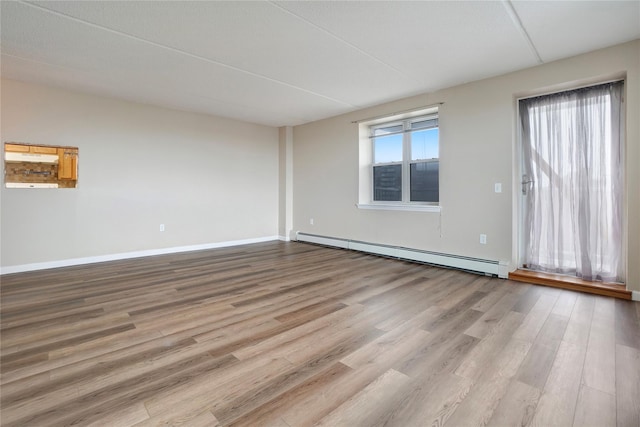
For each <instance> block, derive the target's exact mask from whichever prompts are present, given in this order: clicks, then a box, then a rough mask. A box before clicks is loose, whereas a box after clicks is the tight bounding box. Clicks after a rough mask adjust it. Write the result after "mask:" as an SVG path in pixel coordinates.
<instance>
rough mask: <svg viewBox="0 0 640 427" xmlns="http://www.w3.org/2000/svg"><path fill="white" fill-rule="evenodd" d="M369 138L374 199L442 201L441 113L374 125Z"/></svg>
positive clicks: (408, 202) (422, 202)
mask: <svg viewBox="0 0 640 427" xmlns="http://www.w3.org/2000/svg"><path fill="white" fill-rule="evenodd" d="M369 138H370V139H371V141H372V147H371V152H372V155H373V156H372V157H373V159H372V163H371V165H372V166H371V167H372V176H373V179H372V181H373V185H372V188H373V195H372V201H373V202H377V203H393V202H395V203H396V204H397V203H406V204H432V205H437V204H438V202H439V164H440V163H439V158H438V140H439V129H438V115H437V114H430V115H427V116H421V117H413V118H407V119H403V120H398V121H392V122H386V123H381V124H376V125H372V126H370V127H369Z"/></svg>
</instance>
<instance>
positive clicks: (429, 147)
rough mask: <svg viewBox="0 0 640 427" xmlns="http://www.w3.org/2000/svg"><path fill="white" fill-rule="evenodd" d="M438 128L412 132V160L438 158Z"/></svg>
mask: <svg viewBox="0 0 640 427" xmlns="http://www.w3.org/2000/svg"><path fill="white" fill-rule="evenodd" d="M438 133H439V132H438V128H431V129H425V130H419V131H415V132H411V160H429V159H437V158H438Z"/></svg>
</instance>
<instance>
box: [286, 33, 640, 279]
mask: <svg viewBox="0 0 640 427" xmlns="http://www.w3.org/2000/svg"><path fill="white" fill-rule="evenodd" d="M639 61H640V41H638V40H636V41H634V42H630V43H626V44H623V45H619V46H615V47H612V48H608V49H603V50H600V51H596V52H592V53H588V54H585V55H580V56H577V57H573V58H569V59H566V60H562V61H557V62H553V63H549V64H544V65H541V66H538V67H534V68H530V69H527V70H523V71H519V72H515V73H511V74H507V75H504V76H499V77H495V78H491V79H486V80H482V81H478V82H473V83H469V84H465V85H461V86H457V87H453V88H449V89H445V90H442V91H439V92H435V93H430V94H425V95H420V96H416V97H412V98H407V99H403V100H400V101H397V102H392V103H389V104H384V105H380V106H377V107H373V108H368V109H365V110H361V111H358V112H355V113H350V114H346V115H342V116H338V117H334V118H330V119H326V120H322V121H318V122H314V123H309V124H306V125H302V126H297V127H295V128H294V135H293V141H294V161H293V163H294V169H293V171H294V172H293V184H294V192H293V212H294V219H293V229H294V230H298V231H303V232H307V233H313V234H320V235H327V236H333V237H340V238H347V239H357V240H363V241H369V242H375V243H383V244H390V245H398V246H405V247H410V248H416V249H423V250H430V251H439V252H446V253H451V254H458V255H465V256H471V257H477V258H484V259H490V260H498V261H507V262H510V263H511V264H510V267H511V269H515V268H516V263H515V255H516V250H517V239H516V233H515V227H514V224H515V223H516V219H517V217H518V215H517V212H516V207H517V205H518V203H517V202H518V198H519V196H518V191H519V186H517V185H516V184H515V180H516V179H517V176H518V175H519V171H518V169H517V164H516V162H515V160H514V159H516V157H517V156H516V154H515V149H516V143H515V139H516V99H517V98H518V97H519V96H523V95H527V94H533V93H542V92H545V91H548V90H551V89H554V90H558V89H565V88H570V87H575V86H576V85H579V84H582V83H587V82H589V83H591V82H597V81H602V80H603V79H607V78H610V77H612V76H620V75H624V74H626V76H627V86H626V93H627V96H626V109H627V175H626V176H627V194H626V196H627V203H628V212H627V220H628V224H627V230H628V242H627V243H626V245H627V251H628V257H629V266H628V275H627V278H628V279H627V282H628V287H629V288H630V289H634V290H640V244H639V242H640V130H639V122H640V119H639V118H640V107H639V103H640V65H639ZM372 90H375V88H372ZM437 102H444V105H442V106H441V108H440V204H441V206H442V212H441V213H433V212H402V211H400V212H399V211H373V210H360V209H358V208H357V207H356V206H355V204H356V203H357V202H358V125H357V124H355V123H352V121H355V120H360V119H366V118H370V117H376V116H379V115H384V114H392V113H394V112H399V111H404V110H407V109H411V108H417V107H420V106H427V105H431V104H434V103H437ZM496 182H501V183H502V190H503V192H502V193H501V194H496V193H494V183H496ZM311 218H313V219H314V225H310V219H311ZM481 233H483V234H487V236H488V241H487V244H486V245H481V244H480V243H479V235H480V234H481Z"/></svg>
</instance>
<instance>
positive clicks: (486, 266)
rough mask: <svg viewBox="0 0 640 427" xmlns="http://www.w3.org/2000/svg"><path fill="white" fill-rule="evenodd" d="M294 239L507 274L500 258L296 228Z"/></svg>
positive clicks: (493, 274)
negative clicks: (419, 247) (390, 244)
mask: <svg viewBox="0 0 640 427" xmlns="http://www.w3.org/2000/svg"><path fill="white" fill-rule="evenodd" d="M296 240H298V241H300V242H307V243H315V244H318V245H324V246H331V247H335V248H342V249H349V250H353V251H360V252H366V253H370V254H374V255H381V256H385V257H389V258H397V259H403V260H408V261H417V262H422V263H425V264H432V265H438V266H443V267H449V268H456V269H459V270H466V271H473V272H477V273H483V274H487V275H492V276H498V277H500V278H503V279H506V278H507V276H508V273H509V271H508V265H507V263H505V262H501V261H493V260H487V259H480V258H471V257H466V256H460V255H452V254H445V253H440V252H429V251H423V250H419V249H411V248H404V247H402V246H389V245H381V244H377V243H370V242H361V241H357V240H350V239H341V238H337V237H328V236H319V235H317V234H309V233H301V232H299V231H298V232H296Z"/></svg>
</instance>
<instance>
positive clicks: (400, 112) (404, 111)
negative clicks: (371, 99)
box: [351, 102, 444, 123]
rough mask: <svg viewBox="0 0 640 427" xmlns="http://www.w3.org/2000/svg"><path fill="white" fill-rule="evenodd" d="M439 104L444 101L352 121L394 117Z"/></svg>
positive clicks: (358, 121) (359, 121)
mask: <svg viewBox="0 0 640 427" xmlns="http://www.w3.org/2000/svg"><path fill="white" fill-rule="evenodd" d="M438 105H444V102H436V103H434V104H430V105H423V106H422V107H416V108H411V109H409V110H402V111H396V112H394V113H387V114H381V115H379V116H374V117H367V118H364V119H359V120H354V121H352V122H351V123H362V122H369V121H371V120H377V119H384V118H385V117H392V116H397V115H399V114H407V113H413V112H415V111H420V110H424V109H426V108H431V107H437V106H438Z"/></svg>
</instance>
